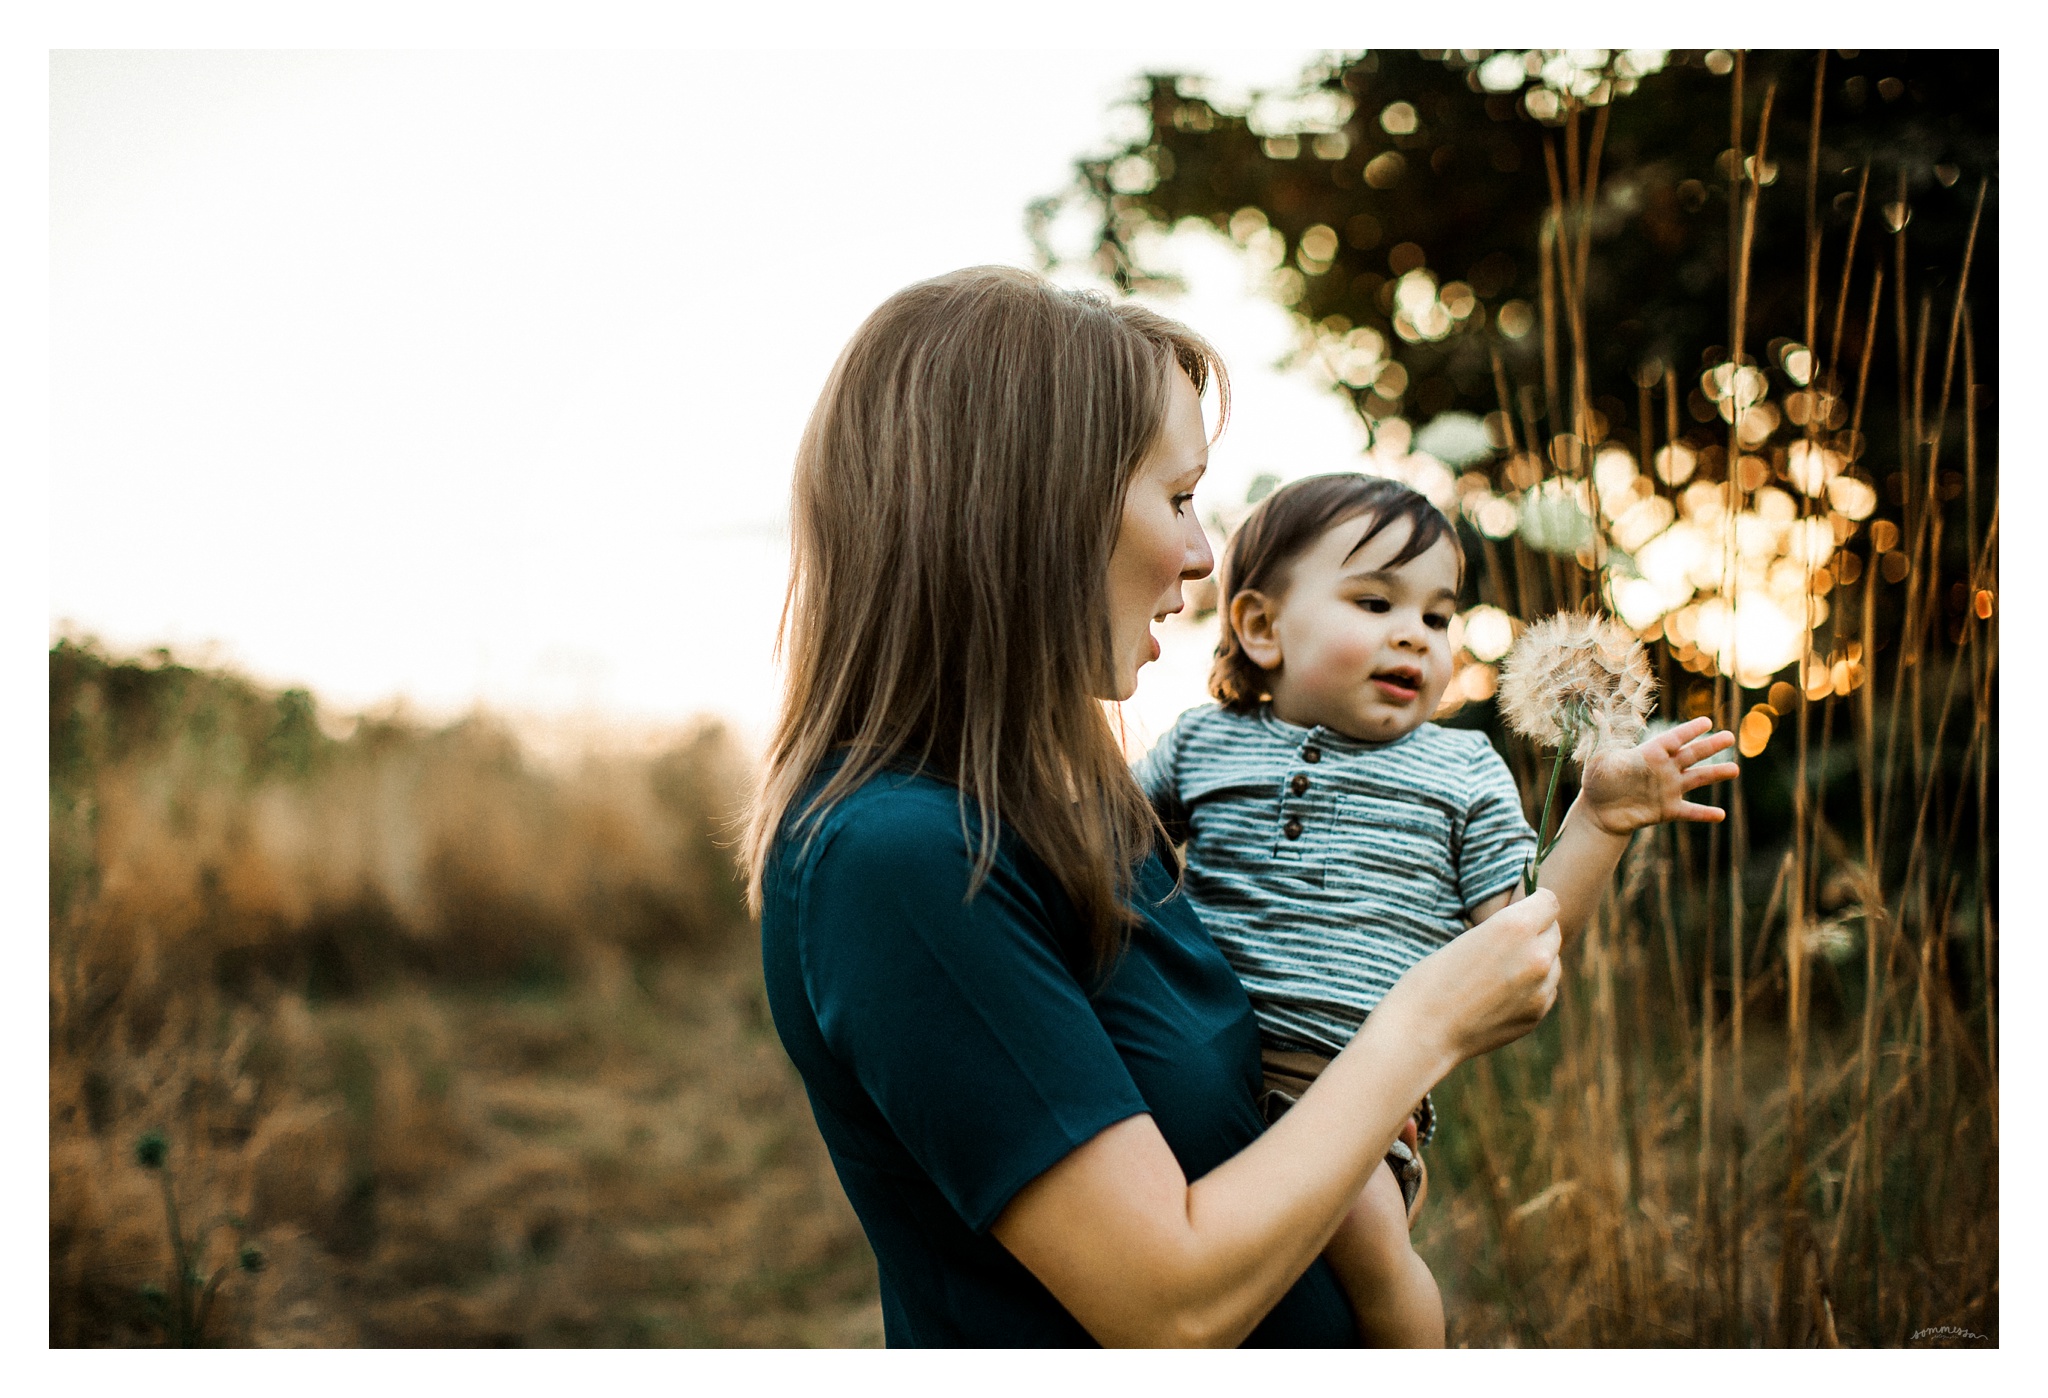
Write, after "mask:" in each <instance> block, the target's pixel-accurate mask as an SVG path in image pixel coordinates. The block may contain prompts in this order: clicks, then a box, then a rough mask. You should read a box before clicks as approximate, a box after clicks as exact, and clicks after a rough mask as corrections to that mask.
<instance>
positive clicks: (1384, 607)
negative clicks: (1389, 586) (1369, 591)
mask: <svg viewBox="0 0 2048 1398" xmlns="http://www.w3.org/2000/svg"><path fill="white" fill-rule="evenodd" d="M1358 605H1359V606H1361V607H1363V608H1365V609H1366V610H1367V611H1369V612H1390V611H1392V610H1393V609H1394V604H1393V603H1392V602H1389V601H1388V600H1387V599H1386V598H1384V597H1361V598H1359V599H1358Z"/></svg>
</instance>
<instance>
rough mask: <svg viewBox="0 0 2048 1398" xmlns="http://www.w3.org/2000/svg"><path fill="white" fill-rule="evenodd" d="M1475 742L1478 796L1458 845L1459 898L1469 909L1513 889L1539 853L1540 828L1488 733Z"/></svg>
mask: <svg viewBox="0 0 2048 1398" xmlns="http://www.w3.org/2000/svg"><path fill="white" fill-rule="evenodd" d="M1472 740H1473V742H1474V744H1475V746H1476V748H1477V751H1476V752H1475V753H1474V754H1473V760H1472V798H1471V803H1470V804H1469V805H1468V806H1467V807H1466V810H1465V829H1464V838H1463V839H1462V840H1461V841H1460V842H1459V845H1458V897H1459V899H1460V900H1461V901H1462V903H1463V905H1464V910H1465V911H1466V912H1468V913H1469V912H1470V911H1471V910H1472V909H1473V908H1476V907H1478V906H1479V905H1480V904H1481V903H1484V902H1485V901H1486V900H1487V899H1489V898H1491V897H1493V896H1494V895H1495V894H1496V893H1505V892H1506V891H1507V890H1509V889H1511V888H1513V887H1514V886H1515V881H1516V880H1517V879H1519V878H1521V876H1522V871H1523V869H1524V868H1526V867H1527V865H1528V863H1529V860H1530V858H1531V857H1533V856H1534V855H1535V853H1536V832H1535V831H1534V830H1531V829H1530V828H1529V821H1528V819H1527V817H1525V816H1524V815H1523V814H1522V797H1521V793H1520V792H1519V791H1518V790H1516V788H1515V778H1514V774H1513V773H1511V772H1509V771H1508V764H1507V763H1505V762H1503V761H1501V757H1500V754H1499V753H1498V752H1495V751H1494V749H1493V744H1492V743H1489V742H1488V741H1487V740H1486V736H1485V735H1484V734H1480V733H1475V734H1473V735H1472Z"/></svg>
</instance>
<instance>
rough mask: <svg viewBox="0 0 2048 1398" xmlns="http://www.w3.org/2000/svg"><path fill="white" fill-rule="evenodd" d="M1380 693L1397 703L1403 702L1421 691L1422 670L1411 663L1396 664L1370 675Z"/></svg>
mask: <svg viewBox="0 0 2048 1398" xmlns="http://www.w3.org/2000/svg"><path fill="white" fill-rule="evenodd" d="M1372 682H1373V683H1374V684H1376V685H1378V686H1379V689H1380V693H1382V694H1384V695H1386V696H1387V698H1389V699H1392V700H1393V701H1394V702H1395V703H1397V704H1405V703H1407V702H1408V701H1409V700H1411V699H1413V698H1414V697H1415V696H1416V695H1418V694H1420V693H1421V692H1422V671H1420V670H1418V669H1416V668H1415V667H1414V666H1412V665H1396V666H1394V667H1393V668H1392V669H1390V670H1381V671H1379V672H1378V673H1377V674H1375V675H1374V676H1373V677H1372Z"/></svg>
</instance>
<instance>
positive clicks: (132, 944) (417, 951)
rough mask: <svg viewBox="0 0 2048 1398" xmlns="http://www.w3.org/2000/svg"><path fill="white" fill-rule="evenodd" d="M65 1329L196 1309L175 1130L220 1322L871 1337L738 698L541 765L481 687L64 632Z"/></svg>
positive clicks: (54, 933) (57, 1000)
mask: <svg viewBox="0 0 2048 1398" xmlns="http://www.w3.org/2000/svg"><path fill="white" fill-rule="evenodd" d="M50 678H51V689H50V722H51V806H50V813H51V932H50V936H51V941H50V1012H51V1013H50V1019H51V1038H50V1316H51V1320H50V1340H51V1343H52V1344H54V1345H90V1344H148V1343H160V1342H163V1341H164V1340H165V1339H166V1338H167V1335H166V1333H165V1331H164V1330H163V1329H162V1328H161V1327H159V1326H158V1325H157V1324H156V1323H154V1322H153V1320H152V1319H151V1312H150V1310H149V1308H148V1306H147V1305H146V1304H145V1303H144V1302H143V1300H142V1294H143V1289H144V1288H145V1287H147V1286H150V1285H152V1284H154V1285H157V1286H159V1287H165V1289H169V1288H168V1286H167V1282H166V1279H167V1276H168V1273H169V1269H170V1266H171V1245H170V1241H169V1236H168V1234H167V1232H166V1227H165V1219H164V1206H163V1199H162V1196H161V1194H160V1193H159V1191H158V1181H157V1179H156V1178H154V1177H153V1176H152V1175H151V1173H150V1172H148V1171H146V1170H144V1169H143V1168H142V1167H141V1166H140V1165H138V1164H137V1163H136V1161H135V1159H134V1154H133V1148H134V1145H135V1142H136V1140H137V1138H138V1137H139V1136H141V1135H142V1134H143V1133H144V1132H146V1131H150V1130H161V1131H162V1132H163V1133H164V1134H165V1136H166V1137H167V1138H168V1141H169V1146H170V1152H169V1154H170V1166H171V1169H172V1170H173V1171H174V1173H175V1177H176V1184H177V1191H178V1207H179V1210H180V1212H181V1214H182V1215H183V1217H184V1219H185V1220H186V1230H187V1231H188V1232H190V1231H193V1230H195V1229H197V1228H198V1227H199V1226H200V1225H202V1224H205V1223H207V1222H214V1223H217V1224H219V1225H220V1226H218V1227H216V1228H215V1229H214V1230H213V1232H212V1234H211V1238H210V1244H209V1247H210V1251H209V1253H208V1254H207V1255H206V1256H204V1257H202V1258H200V1259H199V1266H200V1269H201V1270H202V1271H207V1272H210V1271H211V1270H212V1268H213V1267H214V1266H215V1265H217V1264H218V1263H220V1262H222V1261H224V1260H227V1259H229V1258H232V1256H233V1255H234V1248H235V1244H236V1242H237V1239H238V1237H239V1236H241V1235H244V1234H246V1236H247V1237H248V1238H249V1239H250V1240H251V1241H253V1242H254V1243H256V1244H257V1245H258V1246H260V1247H261V1249H262V1251H263V1253H264V1255H265V1257H266V1259H267V1265H266V1266H265V1267H264V1269H263V1271H262V1272H260V1273H258V1274H256V1275H246V1274H238V1273H237V1274H231V1275H230V1276H229V1277H228V1278H227V1279H226V1280H225V1281H224V1282H223V1284H222V1287H221V1290H220V1293H219V1297H218V1300H217V1303H216V1305H215V1307H214V1310H213V1312H212V1315H211V1316H210V1318H209V1326H208V1334H207V1336H206V1338H207V1339H208V1340H209V1341H210V1342H213V1343H225V1344H285V1345H292V1344H391V1345H475V1344H728V1345H730V1344H756V1345H760V1344H766V1345H789V1344H846V1343H874V1342H877V1341H878V1340H879V1335H880V1314H879V1310H878V1308H877V1305H876V1302H875V1296H874V1274H873V1263H872V1260H871V1258H870V1257H869V1254H868V1252H867V1248H866V1244H865V1242H864V1240H863V1239H862V1237H861V1234H860V1230H859V1227H858V1224H857V1223H856V1222H855V1220H854V1218H853V1216H852V1213H851V1211H850V1210H849V1209H848V1207H847V1205H846V1203H845V1200H844V1198H843V1196H842V1195H841V1194H840V1192H839V1188H838V1185H837V1182H836V1180H835V1179H834V1178H833V1176H832V1172H831V1168H830V1165H829V1162H828V1161H827V1160H826V1158H825V1155H824V1151H823V1147H822V1145H821V1143H820V1142H819V1141H818V1139H817V1137H816V1133H815V1130H814V1128H813V1127H812V1124H811V1121H810V1114H809V1110H808V1107H807V1105H806V1104H805V1102H804V1099H803V1095H802V1092H801V1089H800V1087H799V1086H798V1085H797V1083H796V1080H795V1077H794V1074H793V1073H792V1071H791V1070H790V1068H789V1065H788V1062H787V1060H786V1059H785V1058H784V1057H783V1055H782V1053H781V1049H780V1047H779V1045H778V1044H777V1043H776V1041H775V1038H774V1034H773V1030H772V1027H771V1026H770V1024H769V1022H768V1019H767V1014H766V1006H765V1002H764V1000H763V998H762V993H761V988H760V981H759V971H758V964H757V963H758V954H757V952H756V951H755V945H754V940H753V936H752V932H751V928H750V926H749V924H748V922H747V920H746V917H745V915H744V909H743V906H742V904H741V902H740V899H739V895H738V892H737V890H736V887H735V883H734V877H733V873H732V865H731V860H730V856H729V853H728V851H727V849H726V848H725V847H724V842H725V841H726V840H727V838H728V837H727V836H726V834H725V831H724V822H725V820H726V818H727V817H728V815H729V813H730V811H731V810H732V809H733V807H734V806H736V805H737V803H738V802H739V801H740V800H741V799H742V796H743V792H744V782H745V779H746V778H745V770H744V765H743V763H742V761H741V759H740V757H739V755H738V754H737V753H736V752H735V751H734V749H733V748H732V746H731V745H730V744H729V743H728V742H727V741H726V739H725V738H724V737H723V735H722V734H720V733H719V732H718V731H717V730H716V729H711V728H705V729H700V730H698V731H697V732H695V733H694V734H691V735H688V736H686V737H685V738H683V739H682V740H680V741H679V742H678V743H676V744H675V745H674V746H672V747H671V748H669V749H668V750H667V751H665V752H661V753H659V754H656V755H654V756H652V757H649V758H645V759H628V758H618V759H611V760H591V761H588V762H585V763H583V764H582V765H580V766H579V767H576V768H575V769H573V770H569V771H562V772H553V771H548V770H546V769H543V768H539V767H536V766H535V765H533V764H532V763H531V762H530V761H528V760H527V759H526V758H525V757H523V756H522V753H521V750H520V748H519V746H518V744H516V743H515V742H514V741H513V740H512V738H511V737H510V736H509V735H508V734H506V733H505V732H503V731H501V730H499V729H497V728H495V727H494V726H493V725H491V724H490V723H489V722H488V721H485V720H480V719H479V720H472V721H469V722H466V723H462V724H457V725H455V726H453V727H449V728H443V729H429V728H424V727H419V726H415V725H409V724H406V723H403V722H397V721H375V720H365V721H363V722H361V723H359V724H358V725H357V726H356V727H355V730H354V731H353V732H352V733H350V734H349V735H348V736H346V737H345V738H335V737H330V736H328V735H327V734H326V733H323V731H322V729H321V726H320V723H319V722H318V721H317V720H318V718H319V715H318V714H317V713H316V712H315V709H314V707H313V702H312V700H311V699H310V697H309V696H307V695H305V694H303V693H300V692H287V693H284V694H276V693H271V692H268V691H265V690H262V689H260V688H258V687H256V686H254V685H251V684H249V683H247V682H244V681H242V680H240V679H238V678H236V677H235V676H233V675H228V674H222V673H214V672H206V671H201V670H194V669H190V668H187V667H185V666H181V665H178V664H175V663H171V662H170V661H169V659H168V657H160V658H159V659H158V660H157V661H156V662H154V663H143V662H137V661H127V660H119V659H115V658H111V657H109V656H107V655H105V654H103V653H102V652H101V651H100V650H98V649H97V648H95V647H94V646H92V645H91V644H89V643H79V642H75V641H68V640H67V641H64V642H60V643H59V644H58V645H57V646H56V647H55V648H53V650H52V651H51V654H50Z"/></svg>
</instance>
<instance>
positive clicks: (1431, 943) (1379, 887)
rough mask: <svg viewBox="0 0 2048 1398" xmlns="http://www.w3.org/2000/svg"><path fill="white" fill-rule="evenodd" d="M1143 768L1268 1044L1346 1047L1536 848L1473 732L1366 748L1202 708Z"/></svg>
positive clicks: (1191, 886) (1266, 713)
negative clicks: (1407, 975)
mask: <svg viewBox="0 0 2048 1398" xmlns="http://www.w3.org/2000/svg"><path fill="white" fill-rule="evenodd" d="M1136 775H1137V778H1138V782H1139V784H1140V785H1141V786H1143V787H1144V789H1145V794H1146V795H1147V796H1148V797H1150V798H1151V801H1152V805H1153V808H1154V809H1155V810H1157V811H1158V812H1159V815H1160V818H1161V819H1162V820H1164V821H1165V823H1166V828H1167V831H1168V833H1170V834H1171V835H1172V836H1173V838H1174V840H1175V841H1176V842H1180V841H1185V842H1186V850H1185V859H1186V862H1187V880H1186V888H1187V894H1188V897H1189V899H1190V900H1191V901H1192V902H1193V903H1194V904H1195V906H1196V908H1197V909H1198V910H1199V911H1200V913H1201V915H1202V921H1203V923H1204V924H1205V925H1206V926H1207V927H1208V929H1209V932H1210V934H1211V935H1212V936H1214V937H1215V939H1216V944H1217V945H1218V946H1219V947H1221V948H1222V950H1223V954H1224V956H1225V957H1226V958H1228V960H1229V961H1230V964H1231V965H1232V966H1233V967H1234V968H1236V971H1237V974H1238V978H1239V979H1240V980H1242V981H1243V982H1244V988H1245V991H1246V992H1247V993H1248V994H1249V995H1250V996H1251V1001H1252V1009H1253V1011H1254V1012H1255V1013H1256V1014H1257V1016H1258V1021H1259V1029H1260V1032H1261V1034H1262V1035H1263V1037H1264V1038H1265V1041H1266V1043H1267V1044H1268V1045H1269V1046H1270V1047H1273V1048H1280V1049H1291V1050H1296V1051H1301V1050H1306V1051H1309V1052H1313V1053H1327V1054H1334V1053H1336V1052H1337V1051H1338V1050H1340V1049H1342V1048H1343V1047H1344V1045H1345V1044H1347V1043H1349V1042H1350V1040H1351V1036H1352V1035H1353V1034H1354V1033H1356V1032H1357V1031H1358V1026H1359V1025H1360V1024H1361V1023H1362V1022H1364V1019H1365V1016H1366V1014H1367V1012H1369V1011H1370V1010H1371V1009H1372V1007H1373V1006H1374V1005H1377V1004H1378V1003H1379V1002H1380V997H1382V996H1383V995H1385V994H1386V993H1387V991H1389V990H1390V989H1392V988H1393V985H1394V982H1395V981H1396V980H1398V979H1400V977H1401V974H1402V973H1403V972H1404V971H1406V970H1407V969H1408V968H1409V967H1410V966H1413V965H1414V964H1415V963H1416V962H1418V961H1420V960H1421V959H1422V958H1423V957H1425V956H1427V955H1429V954H1430V953H1431V952H1433V951H1435V950H1436V949H1437V948H1438V947H1440V946H1443V945H1444V944H1445V943H1446V942H1448V941H1450V940H1451V938H1453V937H1455V936H1457V935H1458V934H1459V933H1460V932H1462V931H1464V930H1465V917H1466V914H1467V913H1468V912H1469V911H1470V910H1471V909H1472V908H1474V907H1476V906H1478V905H1479V904H1480V903H1483V902H1485V901H1486V900H1487V899H1488V898H1491V897H1492V896H1493V895H1494V894H1496V893H1502V892H1505V891H1507V890H1508V889H1510V888H1512V887H1514V885H1515V881H1516V879H1518V878H1519V877H1520V876H1521V872H1522V868H1523V866H1524V865H1525V864H1526V863H1527V862H1528V859H1529V857H1530V856H1531V855H1532V854H1534V853H1535V850H1536V832H1535V831H1533V830H1531V829H1530V828H1529V822H1528V820H1527V819H1526V818H1524V816H1523V814H1522V802H1521V797H1520V796H1519V795H1518V793H1517V792H1516V789H1515V781H1514V778H1513V777H1512V776H1510V775H1509V773H1508V769H1507V764H1506V763H1504V762H1502V761H1501V759H1500V755H1499V754H1498V753H1496V752H1495V751H1494V750H1493V745H1492V744H1491V743H1489V742H1488V741H1487V739H1486V735H1485V734H1484V733H1476V732H1473V731H1471V730H1469V729H1451V728H1439V727H1437V726H1436V725H1435V724H1433V723H1425V724H1423V725H1422V726H1421V727H1419V728H1417V729H1416V730H1415V731H1414V732H1412V733H1408V734H1405V735H1404V736H1402V737H1399V738H1395V739H1393V740H1392V741H1389V742H1384V743H1367V742H1360V741H1359V740H1357V739H1355V738H1347V737H1345V736H1344V735H1343V734H1341V733H1337V732H1333V731H1332V730H1330V729H1328V728H1321V727H1317V728H1301V727H1297V726H1296V725H1294V724H1291V723H1285V722H1282V721H1281V720H1280V719H1277V718H1275V717H1274V716H1273V713H1272V708H1271V706H1270V705H1266V706H1262V707H1261V708H1260V709H1259V711H1258V712H1257V713H1256V714H1249V715H1247V714H1236V713H1232V712H1230V711H1229V710H1227V709H1223V708H1219V707H1217V706H1216V705H1214V704H1208V705H1204V706H1202V707H1200V708H1196V709H1190V710H1188V711H1187V712H1186V713H1184V714H1182V715H1181V716H1180V718H1179V719H1178V720H1177V721H1176V722H1175V723H1174V725H1173V727H1172V728H1171V729H1170V730H1168V732H1167V734H1166V736H1165V737H1163V738H1161V739H1160V740H1159V743H1158V745H1157V746H1156V747H1154V748H1153V749H1152V751H1151V752H1149V753H1147V754H1146V755H1145V757H1144V758H1143V759H1142V760H1141V761H1140V762H1139V763H1138V766H1137V769H1136Z"/></svg>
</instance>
